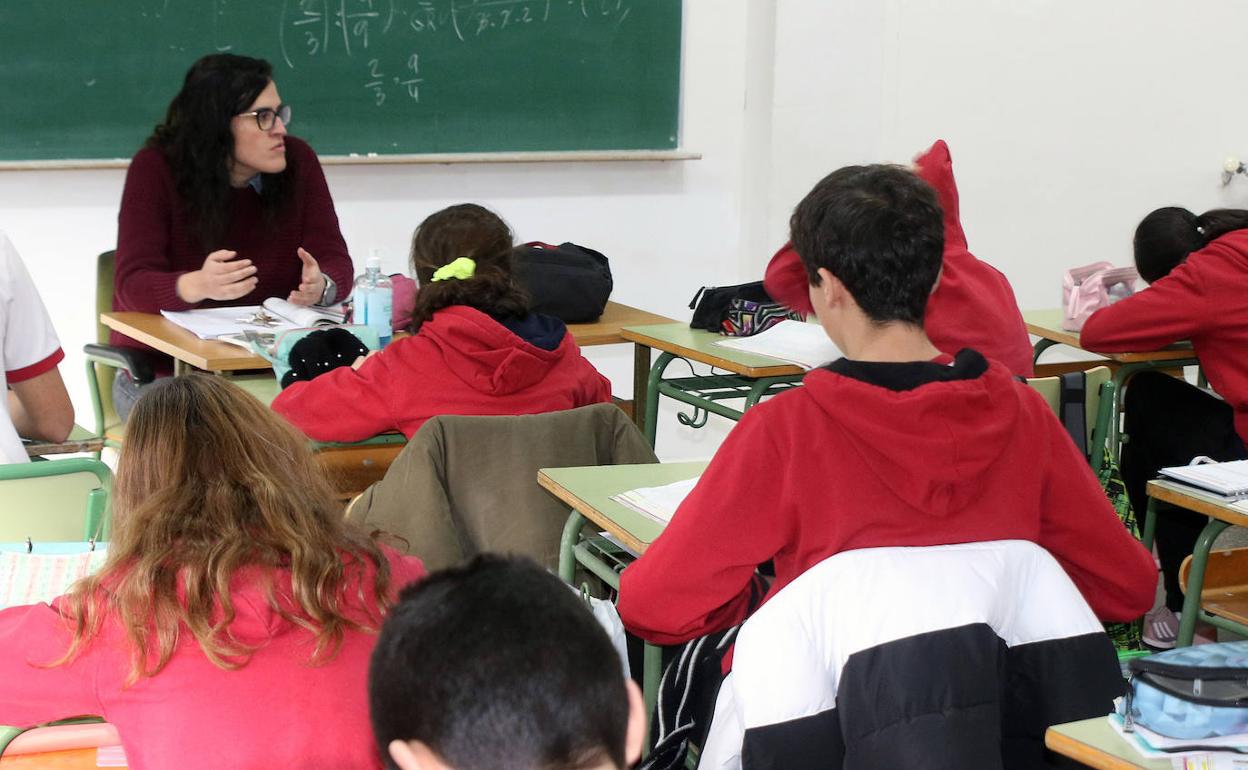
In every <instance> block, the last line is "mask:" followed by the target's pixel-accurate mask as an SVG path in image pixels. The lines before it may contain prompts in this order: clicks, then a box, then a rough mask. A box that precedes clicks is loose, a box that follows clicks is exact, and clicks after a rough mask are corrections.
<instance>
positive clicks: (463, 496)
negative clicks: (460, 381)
mask: <svg viewBox="0 0 1248 770" xmlns="http://www.w3.org/2000/svg"><path fill="white" fill-rule="evenodd" d="M652 462H657V458H656V457H655V455H654V450H652V449H651V448H650V445H649V444H648V443H646V440H645V438H644V437H643V436H642V434H641V432H640V431H639V430H637V427H636V426H635V425H633V423H632V422H630V421H629V419H628V417H627V416H626V415H625V414H624V413H623V412H622V411H620V409H619V408H618V407H616V406H614V405H613V404H594V405H593V406H584V407H580V408H578V409H569V410H567V411H562V412H547V413H545V414H531V415H517V416H500V417H475V416H474V417H469V416H458V415H444V416H440V417H434V418H433V419H431V420H429V421H428V422H427V423H425V424H424V425H423V426H422V427H421V428H420V430H418V431H417V432H416V435H414V436H412V440H411V441H409V442H408V444H407V446H406V447H405V448H404V449H403V451H402V452H401V453H400V454H399V456H398V457H397V458H395V461H394V464H393V465H391V466H390V469H389V470H388V471H387V472H386V475H385V478H383V479H382V480H381V481H379V482H377V483H376V484H373V485H372V486H371V487H369V488H368V489H366V490H365V491H364V494H363V495H362V496H361V497H360V499H359V500H357V501H356V502H355V504H354V505H353V506H352V508H351V510H350V513H349V514H348V517H349V519H350V520H351V521H352V522H354V523H356V524H358V525H360V526H363V527H364V528H365V529H368V530H370V531H375V530H380V531H383V532H387V533H390V534H393V535H397V536H399V537H401V538H403V539H404V540H406V541H407V543H408V547H407V550H408V552H409V553H411V554H414V555H416V556H419V557H420V558H421V559H422V560H424V562H425V566H426V567H427V568H429V569H439V568H442V567H448V566H452V565H455V564H459V563H462V562H464V561H466V560H467V559H470V558H472V557H473V556H475V555H477V554H478V553H481V552H484V551H497V552H507V553H517V554H524V555H526V556H530V557H532V558H533V559H535V560H537V561H538V563H540V564H542V565H544V566H546V567H548V568H552V569H553V568H555V567H556V566H557V565H558V561H559V538H560V534H561V533H562V530H563V525H564V523H565V522H566V521H567V518H568V513H569V509H568V507H567V506H566V505H564V504H563V503H562V502H560V501H559V500H558V499H556V498H555V497H554V496H553V495H551V494H550V493H549V492H547V491H546V490H544V489H542V488H541V487H540V486H538V483H537V472H538V470H539V469H540V468H562V467H570V466H578V465H615V464H623V463H652Z"/></svg>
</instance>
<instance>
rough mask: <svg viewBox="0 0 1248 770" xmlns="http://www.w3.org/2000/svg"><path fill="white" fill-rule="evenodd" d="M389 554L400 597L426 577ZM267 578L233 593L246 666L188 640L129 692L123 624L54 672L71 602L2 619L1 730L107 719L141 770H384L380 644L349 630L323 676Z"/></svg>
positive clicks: (373, 614)
mask: <svg viewBox="0 0 1248 770" xmlns="http://www.w3.org/2000/svg"><path fill="white" fill-rule="evenodd" d="M385 553H386V557H387V558H388V559H389V560H390V567H391V573H390V576H391V577H390V584H391V593H392V596H394V595H397V594H398V591H399V589H400V588H401V587H403V586H404V585H406V584H407V583H410V582H412V581H413V580H417V579H419V578H420V577H422V576H423V575H424V568H423V567H422V566H421V563H420V561H419V560H418V559H416V558H415V557H412V556H400V555H399V554H397V553H395V552H394V551H390V550H389V549H385ZM355 573H356V574H355V577H356V580H354V581H352V582H351V583H350V584H349V585H347V586H345V587H344V590H343V593H342V597H343V605H344V607H346V608H347V609H348V612H350V613H351V614H352V615H353V616H354V617H355V618H356V619H357V620H361V621H363V620H369V621H370V623H371V624H376V623H377V622H378V621H377V618H378V612H377V609H376V607H374V606H371V603H370V605H369V606H368V608H367V609H366V608H365V607H363V606H361V605H360V602H359V600H358V599H357V598H356V597H357V596H358V594H359V590H360V588H359V586H360V581H361V579H362V581H363V583H364V585H367V584H368V582H369V581H371V579H372V570H371V568H370V569H369V570H367V571H366V572H364V573H363V574H362V575H361V574H360V571H359V570H358V569H357V570H355ZM263 574H264V573H263V572H262V571H261V570H259V569H256V568H252V569H246V570H242V571H240V572H239V573H237V574H236V575H235V577H234V582H233V586H232V592H231V598H232V599H233V602H234V609H235V611H236V612H237V616H236V617H235V619H234V622H233V623H232V624H231V625H230V631H231V633H232V634H234V636H235V637H236V638H237V639H238V640H239V641H241V642H243V643H246V644H254V645H256V646H257V647H258V649H257V650H256V651H255V652H254V653H253V654H252V656H251V660H250V661H249V662H248V663H247V664H246V665H244V666H242V667H241V668H238V669H235V670H233V671H227V670H225V669H222V668H218V667H217V666H216V665H214V664H213V663H212V662H211V661H209V660H208V658H207V657H206V656H205V655H204V654H203V652H202V651H201V650H200V648H199V645H198V643H196V641H195V639H194V637H193V636H192V635H191V634H190V633H188V632H184V633H183V634H182V638H181V639H180V641H179V645H178V648H177V649H176V650H175V652H174V654H173V657H172V658H171V659H170V660H169V663H168V665H166V666H165V668H164V669H162V670H161V671H160V673H158V674H156V675H155V676H153V677H145V678H141V679H139V680H138V682H136V683H135V684H133V685H130V686H129V687H127V686H126V685H125V680H126V677H127V676H128V675H129V672H130V657H129V649H130V647H129V641H128V639H127V638H126V637H125V633H124V631H123V630H122V628H121V626H120V624H119V623H118V622H117V620H116V616H113V615H109V616H107V617H106V618H105V620H104V626H103V629H102V631H101V635H100V636H99V637H97V638H96V639H95V640H94V641H93V642H92V643H91V645H90V646H89V647H88V648H87V649H86V651H85V652H83V654H82V655H80V656H79V657H78V658H76V659H75V660H74V661H73V662H72V663H69V664H67V665H63V666H46V667H45V666H40V665H38V664H40V663H48V662H50V661H53V660H55V659H57V658H58V657H60V655H61V654H62V653H63V652H65V650H66V649H67V647H68V643H69V632H68V628H69V626H68V623H67V621H66V620H65V619H64V618H62V616H61V615H60V613H59V612H58V608H59V601H60V600H59V599H58V600H57V601H54V602H53V603H52V605H51V606H48V605H47V604H35V605H32V606H29V607H13V608H10V609H7V610H4V611H2V612H0V653H3V654H0V724H7V725H31V724H37V723H40V722H46V721H49V720H52V719H60V718H64V717H70V716H79V715H82V714H98V715H100V716H103V717H104V718H105V719H107V720H108V721H109V722H111V723H112V724H113V725H115V726H116V727H117V732H118V734H119V735H120V736H121V742H122V745H123V746H124V748H125V751H126V759H127V761H128V762H129V766H130V767H131V768H133V770H157V769H158V768H173V767H176V768H179V769H180V770H198V768H203V769H204V770H209V768H211V770H228V769H229V768H238V769H239V770H244V769H246V770H251V768H258V767H266V768H279V767H292V768H293V767H298V768H309V770H311V769H313V768H323V769H324V770H331V768H332V769H333V770H347V769H352V770H354V769H355V768H380V767H381V766H382V765H381V759H380V757H379V756H378V755H377V749H376V743H375V742H374V740H373V736H372V730H371V728H370V726H369V722H368V687H367V683H368V659H369V656H370V655H371V654H372V650H373V646H374V644H375V642H376V639H377V637H376V635H375V634H371V633H364V632H361V631H350V630H348V631H346V632H345V633H344V635H343V642H342V646H341V648H339V650H338V651H337V654H336V655H334V656H333V657H332V658H330V659H329V660H328V661H326V662H324V663H323V664H321V665H313V664H312V663H310V662H309V656H310V655H311V653H312V649H313V646H314V645H313V638H312V635H311V634H310V633H309V632H308V631H306V630H305V629H303V628H301V627H299V626H297V625H295V624H294V623H292V622H291V621H290V620H288V619H286V618H283V617H282V616H281V615H279V614H278V613H277V612H275V611H274V610H273V608H272V607H271V606H269V602H268V601H267V600H266V598H265V592H266V587H267V583H268V581H267V580H265V579H263ZM274 577H275V579H274V580H273V582H274V583H275V584H276V586H275V587H276V589H277V596H278V597H279V602H280V603H281V604H282V606H283V608H284V609H285V610H286V611H287V612H289V613H293V614H294V616H295V617H298V616H299V615H301V610H299V609H298V605H296V604H294V602H293V601H292V600H291V598H290V578H289V573H283V572H278V573H276V575H275V576H274ZM352 607H355V609H354V610H352V609H351V608H352Z"/></svg>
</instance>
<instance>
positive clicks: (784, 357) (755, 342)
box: [715, 320, 841, 369]
mask: <svg viewBox="0 0 1248 770" xmlns="http://www.w3.org/2000/svg"><path fill="white" fill-rule="evenodd" d="M715 344H716V345H722V346H724V347H726V348H733V349H734V350H744V351H746V352H748V353H757V354H759V355H763V356H770V357H771V358H778V359H780V360H781V361H788V362H789V363H791V364H797V365H798V366H800V367H802V368H803V369H814V368H815V367H816V366H823V365H824V364H826V363H830V362H832V361H835V360H836V359H838V358H840V357H841V351H840V350H837V348H836V345H834V344H832V340H830V339H828V335H827V333H826V332H824V330H823V327H822V326H820V325H819V324H811V323H806V322H805V321H793V320H788V321H781V322H780V323H778V324H776V325H775V326H773V327H771V328H770V329H768V330H767V331H764V332H760V333H758V334H755V335H754V336H752V337H729V338H726V339H723V340H719V341H717V342H716V343H715Z"/></svg>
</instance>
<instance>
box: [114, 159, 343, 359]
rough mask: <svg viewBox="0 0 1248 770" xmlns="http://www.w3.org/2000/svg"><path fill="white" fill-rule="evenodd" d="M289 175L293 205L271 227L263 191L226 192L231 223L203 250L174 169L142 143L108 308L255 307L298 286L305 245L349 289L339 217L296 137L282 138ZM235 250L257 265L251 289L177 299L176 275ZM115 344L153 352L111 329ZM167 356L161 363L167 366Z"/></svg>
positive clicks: (133, 166) (124, 201)
mask: <svg viewBox="0 0 1248 770" xmlns="http://www.w3.org/2000/svg"><path fill="white" fill-rule="evenodd" d="M286 159H287V167H286V173H288V174H292V173H293V174H294V179H295V185H294V194H293V195H292V197H291V201H290V205H289V207H288V209H287V210H286V212H285V213H283V214H282V215H281V217H280V218H279V219H278V221H277V222H276V223H275V226H272V227H270V226H269V225H267V224H266V223H265V221H264V212H263V210H262V209H261V206H260V195H259V193H257V192H256V191H255V190H254V189H252V188H251V187H250V186H246V187H242V188H240V189H231V190H230V196H231V198H230V218H229V226H228V228H227V231H226V234H225V236H224V237H223V238H222V239H221V242H220V243H218V244H214V245H213V247H212V248H208V249H204V248H201V247H200V246H199V245H198V244H197V243H196V241H197V239H196V238H195V236H194V235H193V233H192V229H191V222H190V216H189V212H188V211H187V210H186V206H185V204H184V202H183V201H182V199H181V196H180V195H178V192H177V188H176V186H175V183H174V178H173V172H172V170H171V169H170V167H169V163H168V162H167V161H166V160H165V157H164V155H163V154H162V153H161V152H160V151H159V150H155V149H151V148H144V149H142V150H139V152H138V153H137V154H136V155H135V156H134V159H133V160H131V161H130V169H129V171H127V172H126V185H125V189H124V190H123V191H122V194H121V213H120V214H119V215H118V217H117V221H118V230H117V263H116V264H117V267H116V274H115V278H114V283H113V309H114V310H138V311H142V312H145V313H159V312H160V311H161V310H189V309H191V308H194V307H219V306H222V305H259V304H260V303H261V302H263V301H264V300H266V299H268V298H269V297H280V298H281V299H286V296H287V295H288V294H289V293H290V292H291V291H292V290H294V289H296V288H298V286H299V280H300V274H301V272H302V263H301V262H300V261H299V256H298V254H297V253H296V250H297V249H298V248H299V247H300V246H302V247H303V248H305V249H307V250H308V252H309V253H310V254H311V255H312V256H313V257H314V258H316V261H317V262H318V263H319V265H320V267H321V271H322V272H324V273H325V274H326V275H328V276H329V277H330V278H332V279H333V280H334V282H335V283H337V284H338V292H339V295H340V296H345V294H346V293H347V292H348V291H350V289H351V280H352V267H351V257H350V255H348V254H347V245H346V243H345V242H344V241H343V239H342V233H341V232H339V230H338V215H337V214H336V213H335V212H334V201H333V199H332V198H330V195H329V187H328V186H327V185H326V184H325V174H324V173H323V172H322V171H321V164H320V161H319V160H317V157H316V153H315V152H313V151H312V148H311V147H309V146H308V145H307V144H306V143H305V142H303V141H302V140H300V139H296V138H295V137H293V136H288V137H287V138H286ZM216 249H232V250H234V251H237V252H238V258H239V259H250V260H252V262H254V263H255V265H256V267H257V268H258V271H257V277H258V278H259V281H258V283H257V284H256V288H255V290H254V291H252V292H251V293H250V294H248V295H246V296H244V297H240V298H239V299H237V300H233V301H231V302H217V301H215V300H205V301H204V302H201V303H199V304H198V305H191V304H188V303H186V302H183V301H182V300H181V299H179V298H178V295H177V291H176V284H177V281H178V278H179V276H181V275H182V274H184V273H188V272H191V271H194V270H198V269H200V267H202V266H203V264H204V258H205V257H206V256H208V253H209V252H211V251H214V250H216ZM110 342H111V343H112V344H114V345H123V346H127V347H133V348H139V349H143V350H151V349H150V348H147V347H146V346H145V345H143V344H142V343H139V342H136V341H135V340H132V339H130V338H129V337H125V336H123V335H120V334H118V333H116V332H113V333H112V334H111V335H110ZM168 362H169V359H168V358H167V357H165V358H164V364H163V365H162V366H158V372H159V373H165V372H166V371H167V370H168V368H169V364H168Z"/></svg>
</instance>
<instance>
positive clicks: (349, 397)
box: [273, 305, 611, 441]
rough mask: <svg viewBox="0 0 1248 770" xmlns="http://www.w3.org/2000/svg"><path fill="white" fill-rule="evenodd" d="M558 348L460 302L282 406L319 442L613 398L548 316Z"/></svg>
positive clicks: (290, 392)
mask: <svg viewBox="0 0 1248 770" xmlns="http://www.w3.org/2000/svg"><path fill="white" fill-rule="evenodd" d="M547 320H548V321H549V323H548V326H549V328H548V329H547V331H548V332H549V334H548V338H547V339H548V340H549V343H550V347H551V349H546V348H543V347H539V346H538V345H535V344H533V343H530V342H528V341H526V340H524V339H521V338H520V337H518V336H517V335H516V334H515V333H514V332H512V331H511V330H509V329H508V328H507V327H505V326H503V325H502V324H500V323H499V322H498V321H495V320H494V319H493V318H491V317H490V316H488V315H486V314H485V313H482V312H481V311H479V310H474V309H473V308H470V307H465V306H462V305H455V306H452V307H448V308H443V309H442V310H439V311H438V312H436V313H434V315H433V319H432V320H430V321H428V322H426V323H424V324H422V325H421V327H420V331H419V332H418V333H417V334H414V335H412V336H411V337H407V338H404V339H401V340H396V341H395V342H392V343H391V344H390V345H389V346H388V347H387V348H386V349H385V350H383V351H382V352H381V353H379V354H377V355H375V356H372V357H370V358H369V359H368V360H367V361H365V362H364V365H363V366H361V367H360V368H359V370H358V371H357V370H354V369H351V368H350V367H346V366H344V367H339V368H337V369H334V370H333V371H330V372H327V373H325V374H322V375H321V376H319V377H317V378H316V379H314V380H312V381H310V382H297V383H295V384H293V385H291V386H290V387H288V388H286V389H285V390H283V391H282V392H281V393H280V394H279V395H278V397H277V398H276V399H274V400H273V410H274V411H276V412H277V413H279V414H281V415H282V416H283V417H285V418H286V419H287V420H289V421H290V422H291V423H293V424H294V425H295V426H296V427H298V428H299V429H300V430H302V431H303V432H304V433H305V434H307V435H308V436H309V437H310V438H313V439H316V440H317V441H361V440H363V439H366V438H369V437H370V436H375V435H377V434H378V433H384V432H386V431H390V430H398V431H401V432H402V433H403V435H405V436H407V437H408V438H411V437H412V435H413V434H414V433H415V432H416V431H417V430H418V429H419V428H420V426H421V425H424V424H425V421H426V420H428V419H429V418H430V417H435V416H437V415H440V414H468V415H488V414H538V413H540V412H555V411H559V410H561V409H573V408H575V407H578V406H586V405H588V404H597V403H600V402H604V401H609V400H610V399H611V383H610V381H608V380H607V378H606V377H603V376H602V375H601V374H599V373H598V370H597V369H595V368H594V365H593V364H591V363H590V362H589V361H587V360H586V359H585V357H584V356H582V355H581V351H580V348H578V347H577V346H576V342H575V341H574V340H573V339H572V335H570V334H568V333H567V331H566V329H564V327H563V324H562V322H560V321H557V320H555V319H547Z"/></svg>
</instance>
